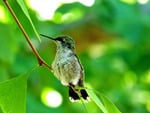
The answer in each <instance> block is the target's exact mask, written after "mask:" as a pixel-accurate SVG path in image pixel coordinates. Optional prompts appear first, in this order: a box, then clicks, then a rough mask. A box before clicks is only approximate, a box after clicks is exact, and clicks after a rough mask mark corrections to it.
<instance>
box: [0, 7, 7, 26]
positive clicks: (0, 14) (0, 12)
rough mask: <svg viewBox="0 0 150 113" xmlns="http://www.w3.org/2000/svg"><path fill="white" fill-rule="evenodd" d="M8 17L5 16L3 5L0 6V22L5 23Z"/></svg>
mask: <svg viewBox="0 0 150 113" xmlns="http://www.w3.org/2000/svg"><path fill="white" fill-rule="evenodd" d="M7 21H8V19H7V18H6V12H5V10H4V7H2V6H0V22H3V23H6V22H7Z"/></svg>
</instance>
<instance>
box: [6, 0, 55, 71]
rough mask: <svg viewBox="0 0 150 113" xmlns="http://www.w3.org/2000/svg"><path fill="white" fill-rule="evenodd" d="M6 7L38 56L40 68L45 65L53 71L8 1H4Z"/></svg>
mask: <svg viewBox="0 0 150 113" xmlns="http://www.w3.org/2000/svg"><path fill="white" fill-rule="evenodd" d="M3 1H4V3H5V5H6V7H7V8H8V10H9V11H10V13H11V15H12V16H13V18H14V20H15V21H16V23H17V25H18V27H19V29H20V30H21V32H22V33H23V35H24V37H25V39H26V41H27V43H28V44H29V46H30V48H31V49H32V51H33V53H34V55H35V56H36V58H37V60H38V64H39V66H42V65H45V66H46V67H48V68H49V69H50V70H51V71H52V70H53V69H52V67H51V66H49V65H48V64H47V63H46V62H45V61H44V60H43V59H42V58H41V57H40V55H39V53H38V52H37V50H36V49H35V47H34V46H33V44H32V42H31V41H30V39H29V36H28V35H27V33H26V31H25V30H24V28H23V26H22V25H21V24H20V22H19V20H18V18H17V16H16V15H15V13H14V11H13V9H12V8H11V6H10V5H9V3H8V1H7V0H3Z"/></svg>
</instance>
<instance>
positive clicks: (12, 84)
mask: <svg viewBox="0 0 150 113" xmlns="http://www.w3.org/2000/svg"><path fill="white" fill-rule="evenodd" d="M18 1H19V0H18ZM18 1H14V0H9V3H10V4H11V7H12V8H13V10H14V11H15V14H16V15H17V17H18V18H19V20H20V22H21V24H22V25H23V27H24V28H25V30H26V31H27V33H28V35H29V36H30V39H31V41H32V42H33V44H34V45H35V46H36V48H37V49H38V51H39V53H40V55H41V56H42V58H44V59H45V60H46V61H47V62H48V63H50V64H51V62H52V60H53V58H54V57H55V56H54V55H55V49H54V48H55V44H53V42H51V41H49V40H48V39H43V38H42V42H41V43H39V42H38V39H37V38H35V37H36V33H35V32H34V30H33V29H34V28H32V26H33V25H32V24H31V22H30V17H28V14H27V12H26V9H25V8H24V6H23V5H24V4H23V3H21V2H18ZM128 1H129V0H122V1H121V0H120V1H119V0H95V3H94V5H92V6H91V7H87V6H84V5H83V4H81V3H79V2H74V3H68V4H61V5H60V6H59V8H57V10H56V11H55V13H54V16H53V18H52V19H51V20H42V19H41V18H40V17H39V16H38V15H39V14H38V12H36V11H34V10H33V9H32V7H31V6H30V5H29V3H28V1H27V2H26V3H27V5H26V6H27V9H28V10H29V13H30V16H31V19H32V21H33V23H34V26H35V27H36V28H37V31H38V33H42V34H46V35H49V36H53V37H56V36H59V35H63V34H65V35H70V36H71V37H73V38H74V40H75V42H76V52H77V54H78V56H79V58H80V60H81V62H82V64H83V66H84V70H85V81H86V83H87V84H86V85H87V86H88V85H89V86H91V87H92V88H93V89H94V91H92V92H90V91H91V90H90V89H88V88H87V90H88V92H89V94H90V95H91V97H92V100H93V101H91V102H89V103H84V104H85V106H86V109H87V111H85V107H83V106H82V104H81V103H80V102H77V103H70V101H69V99H68V92H67V88H66V87H64V86H62V85H61V84H60V82H59V81H58V80H57V79H56V78H55V77H54V76H53V74H52V73H51V72H50V71H49V70H48V69H47V68H45V67H40V68H36V69H34V71H32V72H30V77H29V78H28V88H27V96H26V97H25V95H26V80H27V78H26V77H27V75H23V76H21V74H22V73H24V72H25V71H27V70H29V69H30V68H31V67H33V66H34V65H37V60H36V59H35V56H34V55H33V53H32V51H31V50H30V49H29V47H28V45H27V43H26V41H25V39H24V38H23V35H22V33H21V32H20V30H19V29H18V27H17V25H16V23H15V22H14V19H13V18H12V16H11V15H10V13H9V12H8V10H7V8H6V7H5V5H4V3H3V2H2V1H0V13H1V14H3V15H4V16H3V17H2V16H1V15H0V34H1V38H0V42H1V44H0V75H1V76H0V81H1V83H0V92H1V93H0V112H2V111H3V112H7V111H10V109H12V110H14V112H15V113H17V112H18V113H20V112H21V113H23V112H25V99H27V105H26V106H27V107H26V112H27V113H42V112H43V113H49V112H56V113H60V112H61V113H68V112H69V113H72V112H76V113H79V112H89V113H100V112H101V111H102V112H106V110H107V111H108V112H110V113H111V112H112V111H111V110H116V113H117V112H119V111H118V109H117V108H119V110H120V111H121V112H123V113H124V112H125V113H126V112H127V113H147V112H150V92H149V85H150V79H149V78H150V60H149V58H150V39H149V37H150V32H149V30H150V15H149V12H150V10H149V9H150V7H149V6H150V3H149V2H148V3H145V4H140V3H139V2H138V1H139V0H133V1H136V2H133V3H130V2H128ZM41 5H42V4H41ZM51 6H53V4H49V7H51ZM67 17H68V18H67ZM17 75H20V76H17ZM45 87H49V88H51V89H53V90H55V91H58V92H59V93H60V94H61V95H62V97H63V102H62V104H61V105H60V106H59V107H57V108H53V107H48V106H45V105H44V104H43V102H42V101H41V94H42V92H43V89H44V88H45ZM12 89H13V90H12ZM95 90H96V92H99V94H97V93H93V92H95ZM16 92H17V93H16ZM96 94H97V95H96ZM3 95H7V96H3ZM104 95H105V96H104ZM2 96H3V97H2ZM16 96H17V98H15V97H16ZM106 97H108V98H109V100H111V101H112V102H113V103H112V102H110V101H108V99H107V98H106ZM6 100H9V101H6ZM10 102H13V103H10ZM3 103H4V104H3ZM14 103H15V104H14ZM96 104H97V105H98V106H99V107H97V106H96ZM114 104H115V105H116V106H117V108H116V107H115V106H114ZM4 105H7V106H4ZM16 106H17V107H16ZM16 108H17V109H16ZM99 108H100V109H99ZM21 109H22V110H24V111H20V110H21ZM113 112H114V111H113Z"/></svg>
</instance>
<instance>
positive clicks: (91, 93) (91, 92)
mask: <svg viewBox="0 0 150 113" xmlns="http://www.w3.org/2000/svg"><path fill="white" fill-rule="evenodd" d="M87 92H88V94H89V96H90V98H91V99H92V100H93V101H94V102H95V104H96V105H97V106H98V107H99V108H100V110H101V111H102V112H103V113H108V112H107V110H106V108H105V107H104V105H103V103H102V101H101V100H100V99H99V97H98V96H97V95H96V94H95V93H94V92H93V91H92V90H90V89H87Z"/></svg>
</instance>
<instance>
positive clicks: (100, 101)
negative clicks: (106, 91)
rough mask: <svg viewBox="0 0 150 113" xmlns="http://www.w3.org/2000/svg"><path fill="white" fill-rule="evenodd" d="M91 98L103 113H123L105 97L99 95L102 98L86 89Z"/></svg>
mask: <svg viewBox="0 0 150 113" xmlns="http://www.w3.org/2000/svg"><path fill="white" fill-rule="evenodd" d="M86 90H87V92H88V94H89V96H90V98H91V99H92V100H93V101H94V102H95V104H96V105H97V106H98V107H99V108H100V110H101V111H102V112H103V113H121V112H120V111H119V110H118V108H117V107H116V106H115V105H114V104H113V103H112V102H111V101H110V100H108V99H107V98H106V97H105V96H104V95H102V94H99V96H100V98H99V97H98V96H97V95H96V94H95V93H94V92H93V91H92V90H91V89H86Z"/></svg>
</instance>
